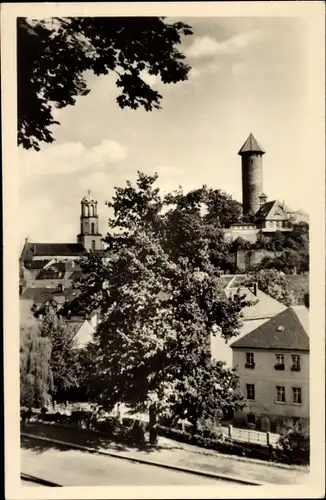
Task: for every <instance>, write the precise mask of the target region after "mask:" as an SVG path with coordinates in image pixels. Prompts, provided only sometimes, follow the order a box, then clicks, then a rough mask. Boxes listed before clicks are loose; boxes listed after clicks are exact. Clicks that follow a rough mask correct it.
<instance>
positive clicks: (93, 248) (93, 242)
mask: <svg viewBox="0 0 326 500" xmlns="http://www.w3.org/2000/svg"><path fill="white" fill-rule="evenodd" d="M92 250H95V240H92Z"/></svg>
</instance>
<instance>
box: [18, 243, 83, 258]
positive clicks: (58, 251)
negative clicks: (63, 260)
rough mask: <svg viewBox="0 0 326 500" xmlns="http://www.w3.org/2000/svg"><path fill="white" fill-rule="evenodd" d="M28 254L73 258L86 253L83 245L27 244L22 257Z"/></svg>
mask: <svg viewBox="0 0 326 500" xmlns="http://www.w3.org/2000/svg"><path fill="white" fill-rule="evenodd" d="M26 253H28V254H29V255H31V256H38V257H42V256H53V257H55V256H57V255H58V256H67V257H73V256H78V255H81V254H83V253H85V248H84V247H83V245H82V244H81V243H30V242H26V243H25V246H24V249H23V252H22V256H23V255H26Z"/></svg>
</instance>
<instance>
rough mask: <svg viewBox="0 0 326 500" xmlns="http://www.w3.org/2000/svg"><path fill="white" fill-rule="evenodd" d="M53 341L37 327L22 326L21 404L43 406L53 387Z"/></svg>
mask: <svg viewBox="0 0 326 500" xmlns="http://www.w3.org/2000/svg"><path fill="white" fill-rule="evenodd" d="M50 359H51V343H50V341H49V339H46V338H43V337H42V336H41V335H40V333H39V331H38V329H37V328H35V327H24V326H21V328H20V404H21V406H27V407H28V408H32V407H34V406H35V407H41V406H43V405H45V404H46V402H47V400H48V398H49V394H50V392H51V391H52V388H53V380H52V372H51V367H50Z"/></svg>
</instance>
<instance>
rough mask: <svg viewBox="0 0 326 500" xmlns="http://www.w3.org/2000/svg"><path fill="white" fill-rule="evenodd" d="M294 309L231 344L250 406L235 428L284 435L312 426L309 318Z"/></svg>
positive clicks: (301, 308)
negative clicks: (298, 426) (304, 424)
mask: <svg viewBox="0 0 326 500" xmlns="http://www.w3.org/2000/svg"><path fill="white" fill-rule="evenodd" d="M308 314H309V312H308V309H307V308H306V307H305V306H293V307H289V308H287V309H286V310H284V311H282V312H280V313H279V314H277V315H276V316H274V317H273V318H271V319H270V320H268V321H266V322H264V323H263V324H261V325H260V326H258V327H257V328H255V329H254V330H253V331H251V332H250V333H248V334H247V335H244V336H242V337H241V338H240V339H238V340H236V341H235V342H233V343H232V345H231V348H232V351H233V367H234V368H236V369H237V372H238V375H239V377H240V387H239V390H240V391H241V392H242V393H243V394H244V395H245V397H246V399H247V406H246V408H245V409H244V410H243V411H242V412H237V413H236V415H235V419H234V420H235V422H236V423H238V424H240V423H241V424H242V425H246V424H251V425H252V426H255V427H256V428H258V429H261V430H264V431H269V430H270V431H272V432H282V431H283V430H284V428H285V427H286V426H287V425H295V424H296V423H298V422H300V423H302V422H309V325H308V323H309V318H308Z"/></svg>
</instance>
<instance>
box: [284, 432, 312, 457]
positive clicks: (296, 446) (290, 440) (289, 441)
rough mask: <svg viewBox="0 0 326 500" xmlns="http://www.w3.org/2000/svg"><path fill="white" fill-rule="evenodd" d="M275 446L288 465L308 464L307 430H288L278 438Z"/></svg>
mask: <svg viewBox="0 0 326 500" xmlns="http://www.w3.org/2000/svg"><path fill="white" fill-rule="evenodd" d="M277 445H278V448H279V450H280V451H281V452H282V455H283V457H284V458H286V459H287V461H288V462H289V463H305V464H308V463H309V458H310V437H309V431H308V429H307V428H304V429H300V430H299V429H290V430H288V432H286V433H285V434H284V435H282V436H280V438H279V440H278V443H277Z"/></svg>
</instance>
